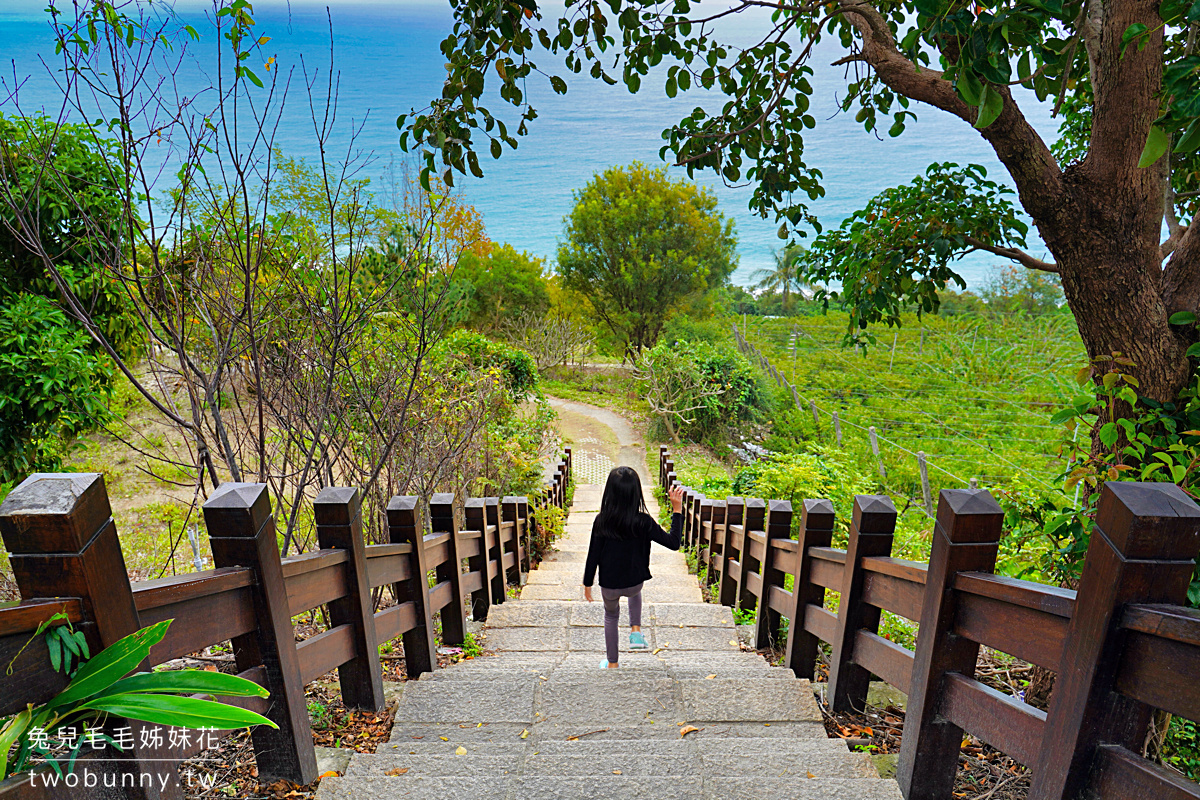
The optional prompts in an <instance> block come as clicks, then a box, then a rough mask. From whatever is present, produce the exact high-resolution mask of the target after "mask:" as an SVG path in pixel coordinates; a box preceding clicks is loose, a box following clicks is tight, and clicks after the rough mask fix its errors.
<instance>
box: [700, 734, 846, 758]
mask: <svg viewBox="0 0 1200 800" xmlns="http://www.w3.org/2000/svg"><path fill="white" fill-rule="evenodd" d="M688 738H689V739H691V738H692V737H690V736H689V737H688ZM693 746H694V747H695V748H696V751H697V752H698V753H700V754H701V755H703V756H748V755H750V754H764V753H765V754H769V755H772V756H773V755H776V754H779V755H811V754H813V753H819V754H822V755H831V756H837V755H840V756H848V755H853V754H852V753H851V752H850V750H849V748H847V747H846V743H845V742H844V741H842V740H841V739H830V738H828V737H826V736H819V737H817V738H812V739H802V738H783V737H774V738H770V737H758V738H753V737H749V736H741V737H728V738H718V737H709V738H707V739H705V738H702V737H696V738H695V739H694V741H693Z"/></svg>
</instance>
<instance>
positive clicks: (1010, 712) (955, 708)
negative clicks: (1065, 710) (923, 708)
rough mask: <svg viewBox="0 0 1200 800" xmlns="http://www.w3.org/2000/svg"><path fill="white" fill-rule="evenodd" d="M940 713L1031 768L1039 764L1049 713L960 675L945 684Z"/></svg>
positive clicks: (955, 674) (947, 678)
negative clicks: (1039, 754) (1039, 749)
mask: <svg viewBox="0 0 1200 800" xmlns="http://www.w3.org/2000/svg"><path fill="white" fill-rule="evenodd" d="M939 710H940V713H941V714H942V715H943V716H945V717H946V719H948V720H950V721H951V722H953V723H954V724H955V725H957V726H958V727H959V728H962V729H963V730H965V731H968V732H970V733H972V734H974V735H975V736H977V737H979V738H980V739H982V740H983V741H985V742H987V743H988V744H990V745H991V746H992V747H994V748H996V749H997V750H1000V751H1001V752H1003V753H1005V754H1006V755H1009V756H1011V757H1012V758H1013V760H1014V761H1018V762H1020V763H1022V764H1025V765H1027V766H1029V765H1033V764H1034V763H1035V762H1036V760H1037V754H1038V748H1039V747H1040V746H1041V742H1042V731H1043V729H1044V728H1045V727H1046V712H1045V711H1042V710H1041V709H1037V708H1034V707H1033V706H1031V705H1029V704H1027V703H1022V702H1021V701H1020V700H1018V699H1017V698H1015V697H1013V696H1012V695H1007V694H1004V693H1003V692H1000V691H997V690H995V689H993V688H992V687H990V686H986V685H984V684H982V683H980V682H979V681H977V680H974V679H973V678H968V677H966V676H965V675H959V674H958V673H950V674H948V675H946V678H945V680H944V681H943V682H942V691H941V702H940V705H939Z"/></svg>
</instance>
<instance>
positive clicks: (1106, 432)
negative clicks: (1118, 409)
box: [1099, 422, 1121, 447]
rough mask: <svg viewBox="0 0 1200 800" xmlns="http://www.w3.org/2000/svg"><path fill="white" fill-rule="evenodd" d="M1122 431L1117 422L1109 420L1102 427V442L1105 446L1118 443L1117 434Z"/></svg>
mask: <svg viewBox="0 0 1200 800" xmlns="http://www.w3.org/2000/svg"><path fill="white" fill-rule="evenodd" d="M1120 433H1121V431H1120V429H1119V428H1117V424H1116V423H1115V422H1107V423H1105V424H1104V427H1102V428H1101V429H1100V434H1099V435H1100V443H1101V444H1103V445H1104V446H1105V447H1112V446H1113V445H1114V444H1116V443H1117V436H1119V435H1120Z"/></svg>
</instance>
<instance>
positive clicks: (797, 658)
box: [783, 500, 834, 681]
mask: <svg viewBox="0 0 1200 800" xmlns="http://www.w3.org/2000/svg"><path fill="white" fill-rule="evenodd" d="M833 520H834V514H833V503H831V502H829V501H828V500H805V501H804V510H803V511H801V512H800V538H799V540H798V541H797V542H796V571H795V572H794V573H793V580H792V602H793V604H794V607H793V609H792V614H791V616H790V617H789V622H788V642H787V653H786V654H785V655H784V661H783V664H784V666H786V667H787V668H788V669H790V670H791V671H792V673H793V674H795V676H796V677H797V678H803V679H804V680H807V681H811V680H812V679H813V673H814V672H815V671H816V668H817V647H818V645H819V644H820V641H819V640H818V639H817V637H816V636H815V635H814V634H811V633H809V632H808V631H806V630H805V629H804V617H805V615H806V614H807V613H808V611H807V609H808V606H809V605H814V606H817V607H818V608H819V607H822V606H824V605H825V587H824V586H818V585H817V584H815V583H813V582H812V580H811V574H812V559H810V558H809V557H808V548H810V547H829V545H830V544H831V543H832V541H833Z"/></svg>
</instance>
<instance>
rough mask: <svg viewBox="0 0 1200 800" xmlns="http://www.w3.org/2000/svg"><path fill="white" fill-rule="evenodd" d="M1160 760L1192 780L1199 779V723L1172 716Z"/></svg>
mask: <svg viewBox="0 0 1200 800" xmlns="http://www.w3.org/2000/svg"><path fill="white" fill-rule="evenodd" d="M1162 760H1163V763H1164V764H1169V765H1171V766H1172V767H1174V768H1175V769H1177V770H1179V771H1180V772H1182V773H1183V774H1184V775H1186V776H1187V777H1188V778H1190V779H1191V780H1194V781H1200V725H1197V724H1196V723H1195V722H1192V721H1191V720H1190V719H1184V718H1183V717H1172V718H1171V724H1170V727H1169V728H1167V738H1166V739H1165V740H1164V742H1163V748H1162Z"/></svg>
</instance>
